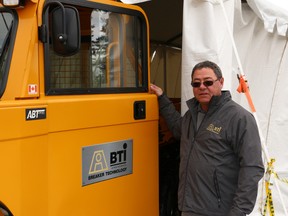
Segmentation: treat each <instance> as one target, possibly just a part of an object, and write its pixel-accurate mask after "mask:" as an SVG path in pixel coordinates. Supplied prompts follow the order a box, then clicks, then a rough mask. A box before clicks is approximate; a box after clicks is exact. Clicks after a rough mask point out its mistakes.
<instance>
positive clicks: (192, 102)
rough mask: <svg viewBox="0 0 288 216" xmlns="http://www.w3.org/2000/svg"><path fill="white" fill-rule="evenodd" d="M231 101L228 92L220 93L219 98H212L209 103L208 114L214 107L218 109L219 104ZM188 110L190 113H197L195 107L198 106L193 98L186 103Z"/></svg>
mask: <svg viewBox="0 0 288 216" xmlns="http://www.w3.org/2000/svg"><path fill="white" fill-rule="evenodd" d="M227 100H231V94H230V91H221V95H219V96H213V97H212V98H211V100H210V103H209V108H208V112H210V111H211V110H213V109H214V108H215V107H218V106H219V105H220V104H222V103H223V102H224V101H227ZM186 104H187V106H188V108H189V110H190V111H193V112H194V111H195V112H197V110H198V109H197V106H199V102H198V101H197V100H196V98H195V97H193V98H191V99H190V100H188V101H187V102H186Z"/></svg>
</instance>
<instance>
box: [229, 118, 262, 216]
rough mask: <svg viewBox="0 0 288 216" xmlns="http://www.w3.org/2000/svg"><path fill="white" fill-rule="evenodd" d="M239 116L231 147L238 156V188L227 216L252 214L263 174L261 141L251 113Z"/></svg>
mask: <svg viewBox="0 0 288 216" xmlns="http://www.w3.org/2000/svg"><path fill="white" fill-rule="evenodd" d="M238 116H239V115H238ZM240 116H241V117H240V118H238V117H237V118H238V119H237V121H234V123H233V126H232V127H233V129H232V130H233V134H235V137H234V141H232V142H233V143H232V147H233V150H234V153H235V154H236V155H237V156H238V160H239V165H240V171H239V176H238V188H237V190H236V193H235V196H234V199H233V204H232V207H231V210H230V213H229V216H235V215H246V214H249V213H251V212H252V210H253V208H254V205H255V202H256V198H257V192H258V182H259V180H260V179H261V178H262V177H263V174H264V166H263V160H262V151H261V141H260V137H259V131H258V127H257V124H256V121H255V119H254V117H253V115H252V114H251V113H248V114H247V113H245V114H244V115H240ZM231 122H233V120H232V121H231Z"/></svg>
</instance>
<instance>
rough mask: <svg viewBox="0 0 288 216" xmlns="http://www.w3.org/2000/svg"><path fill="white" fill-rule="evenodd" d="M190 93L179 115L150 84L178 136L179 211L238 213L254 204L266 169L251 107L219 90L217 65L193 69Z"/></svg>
mask: <svg viewBox="0 0 288 216" xmlns="http://www.w3.org/2000/svg"><path fill="white" fill-rule="evenodd" d="M191 78H192V82H191V85H192V87H193V93H194V98H192V99H190V100H188V101H187V106H188V109H189V110H188V111H187V112H186V113H185V114H184V116H183V117H181V115H180V113H178V112H177V111H176V110H175V108H174V106H173V104H172V103H171V102H170V101H169V99H168V97H167V96H166V95H165V94H163V91H162V89H161V88H159V87H158V86H156V85H151V91H152V92H154V93H155V94H156V95H157V96H158V100H159V109H160V113H161V115H162V116H163V117H164V118H165V120H166V122H167V124H168V127H169V129H170V130H171V131H172V133H173V135H174V137H175V138H176V139H180V141H181V144H180V158H181V161H180V171H179V188H178V206H179V209H180V211H182V216H196V215H205V216H227V215H228V216H238V215H239V216H240V215H241V216H242V215H246V214H249V213H250V212H251V211H252V210H253V208H254V205H255V201H256V197H257V190H258V181H259V180H260V179H261V178H262V176H263V173H264V167H263V161H262V156H261V143H260V138H259V133H258V129H257V124H256V122H255V119H254V117H253V115H252V114H251V113H249V112H248V111H247V110H245V109H244V108H243V107H241V106H240V105H238V104H237V103H235V102H234V101H233V100H232V99H231V95H230V92H229V91H222V87H223V83H224V78H223V77H222V72H221V70H220V68H219V67H218V65H216V64H215V63H213V62H210V61H204V62H201V63H199V64H197V65H195V67H194V68H193V70H192V75H191Z"/></svg>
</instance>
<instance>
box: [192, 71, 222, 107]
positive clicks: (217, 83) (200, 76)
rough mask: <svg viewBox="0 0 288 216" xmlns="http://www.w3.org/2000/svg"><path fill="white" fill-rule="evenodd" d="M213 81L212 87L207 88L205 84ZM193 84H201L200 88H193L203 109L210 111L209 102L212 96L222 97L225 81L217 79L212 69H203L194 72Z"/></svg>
mask: <svg viewBox="0 0 288 216" xmlns="http://www.w3.org/2000/svg"><path fill="white" fill-rule="evenodd" d="M205 81H212V82H210V84H212V85H211V86H205V85H204V83H203V82H205ZM192 82H193V83H201V85H200V86H199V87H193V93H194V96H195V98H196V99H197V100H198V101H199V103H200V104H201V106H202V109H204V110H206V111H207V110H208V105H209V102H210V100H211V98H212V96H214V95H215V96H218V95H221V89H222V87H223V83H224V79H223V78H221V79H219V80H218V79H217V76H216V75H215V73H214V71H213V70H212V69H210V68H202V69H198V70H195V71H194V74H193V77H192Z"/></svg>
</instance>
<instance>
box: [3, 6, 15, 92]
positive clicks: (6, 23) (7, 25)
mask: <svg viewBox="0 0 288 216" xmlns="http://www.w3.org/2000/svg"><path fill="white" fill-rule="evenodd" d="M12 26H13V16H12V14H10V13H8V12H6V11H0V85H1V86H0V89H2V88H3V85H4V83H3V82H5V75H6V74H7V73H8V71H7V67H8V65H7V64H8V63H7V56H8V50H9V44H10V41H11V31H12ZM1 94H2V92H1Z"/></svg>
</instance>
